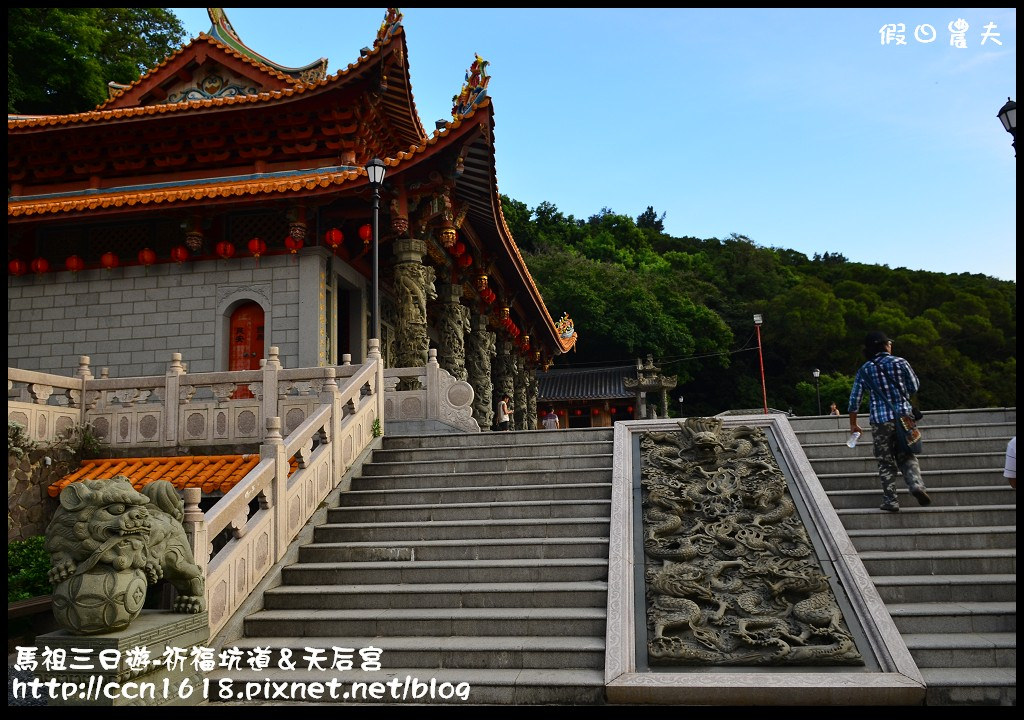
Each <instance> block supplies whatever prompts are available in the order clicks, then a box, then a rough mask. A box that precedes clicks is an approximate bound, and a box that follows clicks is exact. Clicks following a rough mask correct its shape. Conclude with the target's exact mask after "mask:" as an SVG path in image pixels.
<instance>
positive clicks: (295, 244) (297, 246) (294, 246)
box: [284, 235, 302, 255]
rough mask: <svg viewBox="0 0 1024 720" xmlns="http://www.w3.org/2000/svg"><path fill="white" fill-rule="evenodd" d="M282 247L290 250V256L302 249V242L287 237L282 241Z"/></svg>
mask: <svg viewBox="0 0 1024 720" xmlns="http://www.w3.org/2000/svg"><path fill="white" fill-rule="evenodd" d="M284 246H285V247H286V248H288V249H289V250H291V251H292V255H294V254H295V253H297V252H298V251H299V250H301V249H302V241H301V240H299V239H298V238H294V237H292V236H291V235H289V236H287V237H286V238H285V239H284Z"/></svg>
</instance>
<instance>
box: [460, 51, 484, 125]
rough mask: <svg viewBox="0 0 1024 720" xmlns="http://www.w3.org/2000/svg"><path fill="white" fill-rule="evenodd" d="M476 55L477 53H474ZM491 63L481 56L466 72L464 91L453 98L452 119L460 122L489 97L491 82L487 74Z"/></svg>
mask: <svg viewBox="0 0 1024 720" xmlns="http://www.w3.org/2000/svg"><path fill="white" fill-rule="evenodd" d="M474 54H475V53H474ZM488 65H490V63H489V62H488V61H487V60H484V59H483V58H482V57H480V56H479V55H476V59H475V60H474V61H473V64H472V65H470V66H469V70H467V71H466V81H465V83H463V85H462V91H461V92H460V93H459V94H458V95H456V96H455V97H453V98H452V117H453V118H455V119H456V120H458V119H459V118H462V117H465V116H466V115H468V114H469V113H470V112H472V111H473V109H474V108H476V106H477V105H479V104H480V103H481V102H482V101H483V100H484V98H486V97H487V84H488V83H489V82H490V81H491V77H490V75H488V74H487V66H488Z"/></svg>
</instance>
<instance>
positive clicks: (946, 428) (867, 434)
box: [793, 419, 1017, 455]
mask: <svg viewBox="0 0 1024 720" xmlns="http://www.w3.org/2000/svg"><path fill="white" fill-rule="evenodd" d="M860 426H861V430H863V434H862V435H861V437H860V439H859V440H858V441H857V448H856V450H857V451H860V452H864V451H865V450H866V451H867V453H868V454H869V455H870V454H871V426H870V425H868V424H866V423H863V422H862V423H860ZM920 427H921V434H922V435H924V437H925V442H930V441H932V440H934V441H936V442H937V443H944V442H955V443H957V444H961V443H965V442H966V443H969V442H970V441H972V440H990V439H996V440H1002V442H1003V449H1005V448H1006V443H1007V442H1009V440H1010V438H1011V437H1013V436H1014V434H1015V433H1016V432H1017V422H1016V420H1014V421H1012V422H999V423H980V424H969V425H949V424H940V423H935V422H933V421H932V420H928V419H926V420H922V421H921V422H920ZM793 431H794V432H795V433H796V436H797V440H798V441H799V442H800V444H801V446H804V445H810V446H812V447H814V446H819V445H821V446H830V447H835V448H836V449H837V450H838V449H839V446H840V445H842V446H843V447H845V446H846V439H847V438H848V437H849V435H850V422H849V420H846V419H844V420H843V422H841V423H838V424H837V425H836V426H835V427H831V428H816V429H815V428H801V427H794V428H793Z"/></svg>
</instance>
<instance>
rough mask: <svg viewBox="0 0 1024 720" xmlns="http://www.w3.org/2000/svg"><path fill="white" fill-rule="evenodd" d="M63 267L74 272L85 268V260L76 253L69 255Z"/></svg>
mask: <svg viewBox="0 0 1024 720" xmlns="http://www.w3.org/2000/svg"><path fill="white" fill-rule="evenodd" d="M64 267H66V268H67V269H68V271H70V272H73V273H76V272H79V271H81V270H85V260H83V259H82V258H80V257H78V256H77V255H69V256H68V259H67V260H65V261H64Z"/></svg>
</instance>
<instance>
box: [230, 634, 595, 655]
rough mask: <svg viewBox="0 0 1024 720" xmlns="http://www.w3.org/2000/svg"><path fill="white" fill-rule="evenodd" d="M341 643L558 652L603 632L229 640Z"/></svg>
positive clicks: (589, 642)
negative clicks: (588, 633)
mask: <svg viewBox="0 0 1024 720" xmlns="http://www.w3.org/2000/svg"><path fill="white" fill-rule="evenodd" d="M341 643H344V645H345V647H351V648H364V647H371V646H372V647H380V646H381V645H382V644H385V643H386V644H387V647H386V648H384V652H385V656H386V654H387V651H389V650H420V649H423V650H448V651H451V650H472V651H476V652H479V651H487V650H523V651H542V652H558V651H565V650H580V651H601V650H604V648H605V639H604V637H603V636H602V637H596V636H590V635H529V636H522V635H448V636H446V637H436V636H430V635H390V636H388V637H387V638H382V637H369V636H366V637H356V636H346V637H345V638H344V639H341V638H336V637H317V636H312V635H304V636H302V637H294V636H284V635H282V636H270V635H264V636H261V637H244V638H239V639H238V640H235V641H234V642H233V643H232V646H233V647H238V648H245V647H250V646H259V647H265V646H270V647H274V648H279V647H293V646H299V647H304V646H308V647H316V648H331V647H333V646H336V645H339V644H341Z"/></svg>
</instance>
